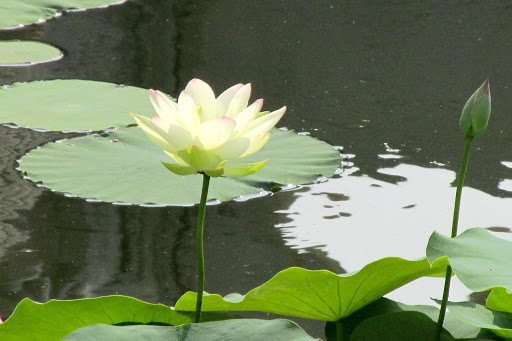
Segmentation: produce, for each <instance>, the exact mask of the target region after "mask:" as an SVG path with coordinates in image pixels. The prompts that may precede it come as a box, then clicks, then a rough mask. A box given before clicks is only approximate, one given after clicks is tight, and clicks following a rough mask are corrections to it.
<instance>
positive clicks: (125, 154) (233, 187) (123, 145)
mask: <svg viewBox="0 0 512 341" xmlns="http://www.w3.org/2000/svg"><path fill="white" fill-rule="evenodd" d="M265 159H269V162H268V163H267V164H266V165H265V166H264V167H263V168H262V169H261V170H260V171H258V172H256V173H255V174H253V175H250V176H247V177H243V178H225V177H223V178H213V179H212V181H211V187H210V193H209V197H210V198H215V199H218V200H221V201H224V200H230V199H232V198H234V197H238V196H244V195H248V194H255V193H259V192H260V191H261V188H263V189H265V190H270V189H271V188H272V186H273V183H279V184H288V183H292V184H305V183H311V182H313V181H314V180H315V179H316V178H317V176H318V175H319V174H322V175H324V176H330V175H332V174H333V172H334V170H335V169H336V168H337V167H338V165H339V161H340V157H339V153H338V152H337V151H335V150H334V149H333V148H332V147H331V146H329V145H328V144H327V143H325V142H322V141H318V140H316V139H314V138H312V137H309V136H300V135H297V134H296V133H294V132H292V131H280V130H278V129H273V130H272V131H271V137H270V141H269V142H268V143H267V144H266V145H265V146H264V147H263V148H262V150H260V151H259V152H257V153H255V154H253V155H251V156H250V157H247V158H244V159H243V160H244V162H256V161H261V160H265ZM161 160H165V161H172V160H171V159H170V158H169V157H168V156H167V155H165V153H164V152H163V151H162V150H160V149H159V148H158V147H156V146H155V145H153V143H152V142H150V141H149V139H148V138H147V137H146V136H145V135H144V133H143V132H142V130H141V129H139V128H138V127H133V128H124V129H119V130H117V131H115V132H112V133H110V134H108V135H107V136H93V135H89V136H85V137H78V138H73V139H70V140H66V141H65V142H62V143H49V144H47V145H45V146H43V147H42V148H39V149H35V150H32V151H31V152H29V153H28V154H27V155H25V156H23V157H22V158H21V160H20V167H21V169H22V170H23V171H25V172H26V173H27V175H28V176H29V177H30V178H31V179H32V180H33V181H41V182H42V183H43V184H44V185H46V186H47V187H49V188H51V189H54V190H57V191H60V192H69V193H72V194H75V195H77V196H80V197H84V198H96V199H98V200H103V201H107V202H114V201H123V202H127V203H131V204H143V203H154V204H169V205H180V204H191V203H197V202H199V197H200V190H201V179H202V177H201V176H200V175H188V176H179V175H175V174H173V173H171V172H169V171H168V170H167V169H166V168H165V167H164V166H163V165H162V164H161V162H160V161H161Z"/></svg>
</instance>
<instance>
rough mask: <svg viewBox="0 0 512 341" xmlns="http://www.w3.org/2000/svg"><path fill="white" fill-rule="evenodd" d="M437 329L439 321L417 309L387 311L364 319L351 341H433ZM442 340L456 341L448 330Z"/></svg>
mask: <svg viewBox="0 0 512 341" xmlns="http://www.w3.org/2000/svg"><path fill="white" fill-rule="evenodd" d="M436 330H437V323H436V322H434V321H432V320H431V319H430V318H429V317H428V316H427V315H425V314H422V313H419V312H417V311H402V312H397V313H386V314H382V315H377V316H375V317H372V318H370V319H368V320H365V321H363V322H362V323H361V324H360V325H359V326H358V327H357V328H356V330H354V333H353V334H352V336H351V337H350V341H373V340H379V341H411V340H414V341H432V340H436V338H435V336H436V335H437V334H436ZM440 340H442V341H455V339H454V338H453V337H452V336H451V335H450V334H449V333H448V332H447V331H446V330H443V332H442V333H441V338H440Z"/></svg>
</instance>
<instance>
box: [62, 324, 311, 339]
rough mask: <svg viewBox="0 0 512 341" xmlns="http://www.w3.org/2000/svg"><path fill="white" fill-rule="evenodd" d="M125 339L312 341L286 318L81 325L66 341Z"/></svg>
mask: <svg viewBox="0 0 512 341" xmlns="http://www.w3.org/2000/svg"><path fill="white" fill-rule="evenodd" d="M78 340H80V341H84V340H91V341H96V340H123V341H140V340H151V341H173V340H175V341H196V340H201V341H220V340H222V341H230V340H232V341H238V340H244V341H261V340H272V341H274V340H275V341H280V340H282V341H289V340H294V341H312V340H318V339H314V338H312V337H311V336H309V335H307V334H306V333H305V332H304V331H303V330H302V329H300V327H299V326H297V325H296V324H295V323H293V322H291V321H286V320H270V321H268V320H249V319H248V320H229V321H221V322H207V323H199V324H186V325H183V326H179V327H161V326H160V327H159V326H129V327H115V326H109V325H104V324H99V325H94V326H90V327H85V328H81V329H79V330H77V331H75V332H73V333H72V334H70V335H68V336H67V337H66V338H65V339H64V341H78Z"/></svg>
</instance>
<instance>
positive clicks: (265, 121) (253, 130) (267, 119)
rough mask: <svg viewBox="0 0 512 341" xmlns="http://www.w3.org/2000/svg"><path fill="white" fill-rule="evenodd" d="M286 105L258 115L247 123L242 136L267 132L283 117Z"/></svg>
mask: <svg viewBox="0 0 512 341" xmlns="http://www.w3.org/2000/svg"><path fill="white" fill-rule="evenodd" d="M285 111H286V107H282V108H281V109H279V110H276V111H273V112H271V113H268V114H266V115H263V116H261V117H258V118H257V119H255V120H254V121H252V122H251V123H250V124H249V127H248V128H247V129H246V131H245V132H244V134H243V136H248V137H251V136H255V135H261V134H265V133H268V132H269V130H270V129H272V127H273V126H275V125H276V123H277V122H278V121H279V120H280V119H281V117H283V115H284V113H285Z"/></svg>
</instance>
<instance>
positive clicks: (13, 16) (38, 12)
mask: <svg viewBox="0 0 512 341" xmlns="http://www.w3.org/2000/svg"><path fill="white" fill-rule="evenodd" d="M125 1H126V0H52V1H51V2H50V1H48V0H2V2H1V4H0V29H5V28H11V27H16V26H20V25H30V24H32V23H35V22H38V21H41V20H46V19H50V18H52V17H54V16H56V15H58V14H59V13H62V12H65V11H67V10H72V9H88V8H95V7H100V6H106V5H113V4H120V3H123V2H125Z"/></svg>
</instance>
